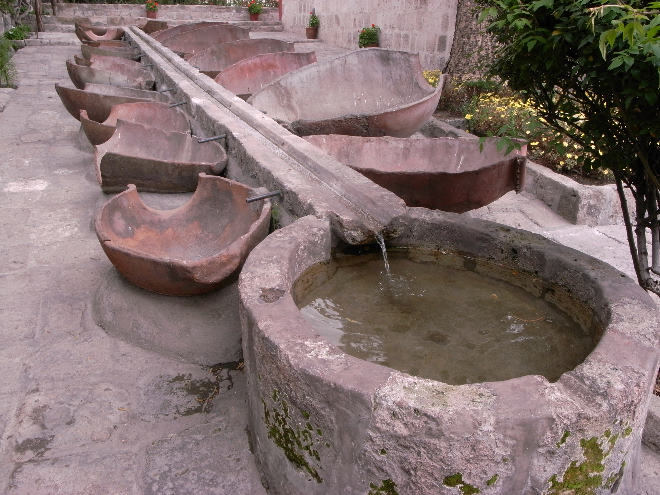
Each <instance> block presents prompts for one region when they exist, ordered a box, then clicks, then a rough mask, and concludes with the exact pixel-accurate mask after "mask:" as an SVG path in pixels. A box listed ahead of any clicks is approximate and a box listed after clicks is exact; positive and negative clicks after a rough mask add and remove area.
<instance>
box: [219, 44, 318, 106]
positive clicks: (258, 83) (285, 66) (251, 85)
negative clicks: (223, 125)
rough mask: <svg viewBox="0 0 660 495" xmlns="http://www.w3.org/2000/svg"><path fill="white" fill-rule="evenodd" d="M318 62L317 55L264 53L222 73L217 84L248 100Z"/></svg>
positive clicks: (311, 53) (238, 63) (310, 53)
mask: <svg viewBox="0 0 660 495" xmlns="http://www.w3.org/2000/svg"><path fill="white" fill-rule="evenodd" d="M314 62H316V53H314V52H306V53H293V52H279V53H264V54H262V55H256V56H254V57H250V58H247V59H245V60H241V61H239V62H236V63H235V64H234V65H230V66H229V67H227V68H226V69H223V70H221V71H220V73H219V74H218V75H217V76H216V77H215V82H217V83H218V84H221V85H222V86H224V87H225V88H227V89H228V90H229V91H231V92H233V93H235V94H236V95H238V96H240V97H241V98H245V99H246V98H247V97H249V96H250V95H251V94H252V93H256V92H257V91H259V90H261V88H263V87H264V86H266V85H268V84H270V83H271V82H273V81H274V80H276V79H277V78H279V77H282V76H283V75H285V74H287V73H289V72H291V71H294V70H297V69H300V68H301V67H304V66H305V65H309V64H313V63H314Z"/></svg>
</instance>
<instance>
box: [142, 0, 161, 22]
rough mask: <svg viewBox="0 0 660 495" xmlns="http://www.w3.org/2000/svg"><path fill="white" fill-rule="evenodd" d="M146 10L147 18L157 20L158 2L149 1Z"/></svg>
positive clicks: (146, 3)
mask: <svg viewBox="0 0 660 495" xmlns="http://www.w3.org/2000/svg"><path fill="white" fill-rule="evenodd" d="M144 8H145V9H147V18H149V19H155V18H156V17H158V2H157V1H156V0H147V1H146V2H145V4H144Z"/></svg>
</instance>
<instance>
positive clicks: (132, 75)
mask: <svg viewBox="0 0 660 495" xmlns="http://www.w3.org/2000/svg"><path fill="white" fill-rule="evenodd" d="M106 58H109V57H106ZM66 70H67V72H68V73H69V77H70V78H71V81H72V82H73V84H74V85H75V86H76V87H77V88H79V89H83V88H84V87H85V84H111V85H113V86H120V87H123V88H133V89H153V87H154V84H155V79H154V75H153V74H152V73H151V72H150V71H148V70H147V69H145V68H144V67H130V66H127V65H125V64H121V63H119V64H118V63H107V64H106V65H105V67H100V66H97V65H93V64H92V65H90V66H86V65H78V64H75V63H73V62H72V61H71V60H67V61H66Z"/></svg>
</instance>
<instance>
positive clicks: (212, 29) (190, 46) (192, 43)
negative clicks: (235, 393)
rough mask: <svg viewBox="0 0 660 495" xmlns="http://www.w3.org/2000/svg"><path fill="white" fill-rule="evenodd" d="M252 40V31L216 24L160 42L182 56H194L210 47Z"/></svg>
mask: <svg viewBox="0 0 660 495" xmlns="http://www.w3.org/2000/svg"><path fill="white" fill-rule="evenodd" d="M248 38H250V31H249V30H248V29H244V28H242V27H238V26H233V25H231V24H214V25H210V26H203V27H201V28H199V29H194V30H192V31H187V32H185V33H182V34H179V35H176V36H173V37H170V38H166V39H162V40H159V41H160V42H161V43H162V44H163V45H165V46H166V47H167V48H169V49H170V50H172V51H173V52H175V53H178V54H180V55H185V54H194V53H197V52H199V51H202V50H205V49H206V48H209V47H210V46H213V45H217V44H219V43H226V42H228V41H238V40H245V39H248Z"/></svg>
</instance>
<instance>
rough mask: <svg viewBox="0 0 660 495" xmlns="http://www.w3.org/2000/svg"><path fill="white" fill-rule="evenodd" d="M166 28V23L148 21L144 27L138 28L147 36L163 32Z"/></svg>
mask: <svg viewBox="0 0 660 495" xmlns="http://www.w3.org/2000/svg"><path fill="white" fill-rule="evenodd" d="M167 28H168V26H167V22H166V21H156V20H153V19H149V20H148V21H147V22H146V23H145V24H144V25H142V26H140V29H142V31H144V32H145V33H147V34H153V33H155V32H157V31H164V30H166V29H167Z"/></svg>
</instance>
